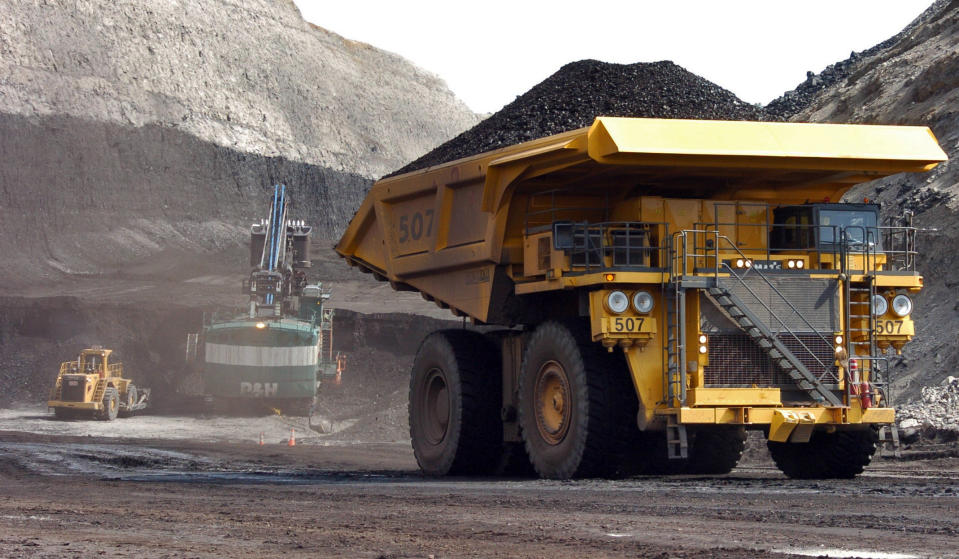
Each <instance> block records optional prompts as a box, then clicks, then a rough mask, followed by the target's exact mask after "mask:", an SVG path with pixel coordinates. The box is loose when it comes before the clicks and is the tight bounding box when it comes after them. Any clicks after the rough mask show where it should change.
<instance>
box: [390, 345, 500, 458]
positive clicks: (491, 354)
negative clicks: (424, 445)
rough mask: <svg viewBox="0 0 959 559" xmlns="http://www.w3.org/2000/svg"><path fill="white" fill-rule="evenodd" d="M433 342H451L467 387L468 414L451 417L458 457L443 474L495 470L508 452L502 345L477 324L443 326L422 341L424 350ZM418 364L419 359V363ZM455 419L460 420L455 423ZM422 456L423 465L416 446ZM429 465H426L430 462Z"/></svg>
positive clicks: (464, 395)
mask: <svg viewBox="0 0 959 559" xmlns="http://www.w3.org/2000/svg"><path fill="white" fill-rule="evenodd" d="M427 344H438V345H439V346H441V347H442V346H446V347H445V348H444V349H442V350H441V351H449V352H450V357H452V359H453V361H454V362H455V367H456V370H455V371H447V374H454V373H455V374H458V375H459V383H460V387H461V395H460V397H461V400H462V402H461V410H462V414H461V417H460V419H459V420H458V421H456V420H451V428H458V429H459V431H458V433H453V434H452V436H453V437H454V439H455V441H454V442H453V443H452V444H455V445H456V449H455V452H454V456H453V459H452V461H451V463H450V465H449V467H448V468H446V471H442V470H443V468H440V470H441V471H440V472H436V473H437V474H438V475H471V474H489V473H493V472H494V471H495V470H496V469H497V467H498V466H500V464H501V456H502V452H503V450H502V446H503V444H502V420H501V419H500V408H501V406H502V388H501V386H502V378H501V374H500V368H501V364H500V359H499V351H498V350H497V348H496V347H495V346H493V344H492V342H491V341H490V340H489V339H487V338H485V337H484V336H483V335H482V334H480V333H478V332H474V331H471V330H439V331H436V332H433V333H431V334H430V335H429V336H427V337H426V338H425V339H424V340H423V342H422V343H421V344H420V350H419V351H418V352H417V354H418V355H419V353H420V352H422V351H423V348H424V347H425V346H426V345H427ZM415 366H416V364H415V362H414V367H415ZM414 384H415V375H411V377H410V396H411V398H410V402H411V403H410V407H409V418H410V436H411V438H413V437H415V436H416V435H415V433H414V428H413V421H414V418H413V405H412V402H413V398H412V395H413V391H414ZM454 424H455V426H454ZM413 450H414V454H415V455H417V461H418V462H419V463H420V465H421V467H423V463H422V461H421V458H420V456H419V455H418V452H417V448H416V445H415V444H414V446H413ZM424 470H426V468H424Z"/></svg>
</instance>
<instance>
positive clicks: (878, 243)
mask: <svg viewBox="0 0 959 559" xmlns="http://www.w3.org/2000/svg"><path fill="white" fill-rule="evenodd" d="M694 227H695V230H706V231H714V230H715V231H723V230H727V231H730V230H731V231H736V233H737V234H736V237H737V241H736V242H735V243H734V245H735V246H736V248H738V249H740V250H741V251H744V252H747V253H748V257H749V258H750V259H752V260H757V259H763V260H764V263H766V264H767V265H769V264H773V263H775V262H776V261H777V260H776V259H775V258H774V257H775V256H778V255H781V254H784V253H804V254H807V255H809V256H810V257H811V258H812V257H814V258H813V259H814V260H816V261H820V262H822V261H827V262H834V263H836V264H838V268H837V269H838V271H843V272H846V271H860V272H863V273H872V272H875V271H879V267H880V264H881V263H880V261H879V260H878V259H877V258H876V257H877V256H878V255H880V254H882V255H885V263H884V264H881V265H882V266H883V268H884V269H885V270H889V271H910V272H914V271H915V269H916V268H915V266H916V255H917V254H918V253H917V251H916V233H917V231H918V229H917V228H915V227H911V226H909V227H900V226H881V227H865V226H845V227H843V226H839V225H795V224H761V223H696V224H695V225H694ZM753 230H756V231H757V232H756V233H753ZM742 232H745V234H740V233H742ZM739 237H746V238H761V239H763V240H764V241H765V242H763V243H760V244H757V245H750V244H745V243H744V242H743V241H741V240H739ZM694 242H695V245H696V249H697V250H701V249H709V248H711V247H709V246H708V244H709V242H710V239H708V238H706V237H704V236H703V235H698V236H697V237H695V240H694ZM842 254H845V255H847V256H861V257H863V258H862V262H863V264H864V266H865V267H866V269H865V270H859V269H856V270H850V269H849V262H850V259H849V258H840V255H842ZM824 257H825V258H824ZM702 263H703V266H704V267H705V268H711V267H713V266H714V265H715V264H714V263H713V262H709V261H708V258H704V259H703V261H702Z"/></svg>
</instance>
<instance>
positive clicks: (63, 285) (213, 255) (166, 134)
mask: <svg viewBox="0 0 959 559" xmlns="http://www.w3.org/2000/svg"><path fill="white" fill-rule="evenodd" d="M0 130H2V131H3V133H2V134H0V160H2V161H3V162H4V163H3V164H0V215H2V219H0V254H2V255H3V261H4V265H3V266H2V267H0V283H2V285H3V287H2V288H0V294H11V295H12V294H15V295H48V294H49V292H46V293H45V292H43V289H44V288H47V291H49V289H50V288H54V291H55V292H57V293H66V294H70V293H71V292H72V291H74V290H75V289H77V287H78V285H80V284H85V283H88V282H87V280H88V279H90V278H96V281H99V282H103V281H113V280H121V279H125V280H137V281H141V282H144V283H151V282H156V281H158V280H161V279H171V280H175V279H178V280H186V279H190V278H194V277H198V276H203V275H208V274H215V273H220V274H223V273H229V272H242V271H243V270H245V266H246V259H247V257H246V254H245V250H246V248H245V247H246V244H247V243H248V241H249V230H248V227H249V225H250V223H252V222H254V221H257V220H259V219H260V218H264V217H266V215H267V213H268V209H269V208H268V201H269V196H270V195H271V194H272V185H273V184H276V183H285V184H286V185H287V186H288V187H289V190H290V192H291V195H292V209H291V212H292V215H293V216H295V217H296V218H298V219H303V220H305V221H306V222H307V223H309V224H311V225H313V226H314V228H315V232H316V236H317V237H319V238H324V237H325V238H332V237H333V236H334V235H335V234H336V233H337V232H338V231H340V230H341V229H342V228H343V227H345V225H346V223H347V222H348V220H349V218H350V217H351V216H352V213H353V209H354V208H355V207H356V206H357V205H358V204H359V202H360V201H361V200H362V199H363V196H364V195H365V193H366V190H367V189H368V187H369V184H370V181H369V180H368V179H365V178H363V177H360V176H359V175H355V174H347V173H341V172H337V171H333V170H331V169H328V168H324V167H319V166H316V165H309V164H306V163H301V162H296V161H291V160H289V159H285V158H282V157H263V156H259V155H254V154H249V153H242V152H239V151H235V150H232V149H228V148H224V147H221V146H218V145H216V144H212V143H210V142H204V141H201V140H198V139H197V138H196V137H195V136H192V135H190V134H186V133H184V132H181V131H178V130H174V129H171V128H165V127H163V126H159V125H148V126H144V127H140V128H133V127H124V126H118V125H115V124H109V123H104V122H95V121H90V120H83V119H78V118H73V117H63V116H58V117H44V118H26V117H20V116H11V115H3V114H0ZM316 248H317V249H318V250H322V249H327V250H329V247H328V246H325V245H324V244H323V243H322V242H321V241H318V242H317V247H316ZM226 289H229V291H230V293H235V292H236V288H235V286H234V285H230V286H228V287H226ZM37 291H40V292H39V293H37ZM169 300H170V301H175V300H176V299H173V298H171V299H169Z"/></svg>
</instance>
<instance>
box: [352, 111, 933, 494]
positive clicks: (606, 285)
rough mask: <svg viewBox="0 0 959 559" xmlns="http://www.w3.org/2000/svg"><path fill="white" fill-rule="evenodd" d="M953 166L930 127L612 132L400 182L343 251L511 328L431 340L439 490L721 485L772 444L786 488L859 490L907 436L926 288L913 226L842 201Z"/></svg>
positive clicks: (426, 428) (427, 403)
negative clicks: (820, 481)
mask: <svg viewBox="0 0 959 559" xmlns="http://www.w3.org/2000/svg"><path fill="white" fill-rule="evenodd" d="M945 160H946V155H945V153H944V152H943V151H942V150H941V149H940V147H939V145H938V144H937V142H936V140H935V138H934V137H933V135H932V133H931V132H930V131H929V129H928V128H925V127H905V126H902V127H900V126H864V125H832V124H797V123H759V122H724V121H693V120H660V119H633V118H606V117H600V118H597V119H596V120H595V122H594V123H593V124H592V125H591V126H589V127H587V128H583V129H580V130H575V131H571V132H567V133H564V134H558V135H555V136H550V137H547V138H542V139H540V140H535V141H531V142H527V143H523V144H519V145H515V146H512V147H508V148H504V149H500V150H497V151H493V152H489V153H484V154H480V155H476V156H473V157H468V158H464V159H460V160H457V161H453V162H450V163H446V164H443V165H439V166H435V167H432V168H429V169H425V170H420V171H414V172H410V173H406V174H403V175H399V176H394V177H389V178H386V179H383V180H380V181H379V182H377V183H376V184H375V185H374V186H373V188H372V190H371V191H370V193H369V195H368V196H367V198H366V200H365V201H364V202H363V204H362V206H361V207H360V209H359V210H358V212H357V214H356V215H355V216H354V218H353V220H352V222H351V223H350V225H349V227H348V229H347V230H346V232H345V234H344V235H343V238H342V239H341V240H340V241H339V243H338V245H337V247H336V250H337V252H338V253H339V254H340V255H342V256H343V257H344V258H346V259H347V260H348V261H349V263H350V264H353V265H356V266H359V267H360V268H361V269H363V270H364V271H367V272H371V273H373V274H375V276H376V277H377V278H378V279H381V280H386V281H389V282H390V283H391V285H392V286H393V287H394V288H395V289H398V290H416V291H419V292H421V294H422V296H423V297H424V298H425V299H427V300H429V301H435V302H436V304H438V305H440V306H441V307H443V308H447V307H448V308H449V309H450V310H451V311H452V312H453V313H454V314H455V315H457V316H464V317H465V316H468V317H470V318H471V319H472V321H473V323H474V324H478V325H479V324H494V325H503V326H506V327H509V329H503V330H501V331H493V332H489V333H478V332H474V331H469V330H465V329H463V330H446V331H439V332H434V333H433V334H431V335H430V336H428V337H427V338H426V339H425V340H424V341H423V343H422V345H421V346H420V348H419V351H418V353H417V356H416V359H415V362H414V365H413V371H412V376H411V380H410V405H409V413H410V433H411V435H412V444H413V449H414V452H415V455H416V459H417V461H418V463H419V465H420V467H421V468H422V470H423V471H424V472H426V473H428V474H434V475H446V474H455V473H496V472H498V471H502V470H503V468H509V467H511V466H510V463H511V461H513V463H514V465H518V467H520V468H522V467H523V464H524V463H526V464H527V465H528V463H531V464H532V466H533V467H534V468H535V470H536V472H537V473H538V474H539V475H541V476H543V477H549V478H570V477H587V476H619V475H631V474H635V473H643V472H648V473H653V472H655V473H668V472H694V473H706V474H712V473H717V474H718V473H725V472H728V471H729V470H731V469H732V468H733V467H734V466H735V464H736V462H737V460H738V459H739V457H740V456H741V454H742V450H743V446H744V439H745V431H746V430H747V429H752V430H760V431H763V432H764V433H765V434H766V436H767V438H768V447H769V450H770V452H771V454H772V457H773V459H774V460H775V462H776V464H777V465H778V466H779V468H780V469H781V470H782V471H783V472H785V473H786V474H787V475H789V476H791V477H797V478H849V477H853V476H855V475H856V474H858V473H860V472H861V471H862V469H863V467H864V466H865V465H866V464H867V463H868V462H869V460H870V458H871V456H872V454H873V452H874V451H875V448H876V444H877V441H878V440H880V438H881V437H882V438H884V439H889V440H891V439H892V435H893V434H894V429H893V427H894V423H893V420H894V410H893V408H892V407H891V405H890V393H889V385H888V378H889V377H888V375H889V366H888V362H887V358H886V357H885V355H886V354H887V353H888V352H889V351H900V350H901V348H902V346H903V345H904V344H905V343H906V342H908V341H909V340H910V339H911V338H912V336H913V334H914V332H915V330H914V326H913V321H912V318H911V315H910V313H911V311H912V297H913V295H914V294H915V293H916V292H918V291H919V290H920V289H921V288H922V276H921V275H920V274H919V273H918V272H917V270H916V256H917V253H916V245H915V237H916V229H915V228H913V227H912V226H911V223H899V224H897V225H895V226H884V225H881V224H880V219H879V211H878V207H877V206H875V205H871V204H845V203H839V202H838V201H839V199H840V197H841V196H842V195H843V193H845V192H846V191H847V190H848V189H849V188H850V187H851V186H853V185H855V184H857V183H861V182H864V181H869V180H873V179H876V178H880V177H884V176H887V175H891V174H894V173H900V172H922V171H927V170H929V169H931V168H932V167H934V166H935V165H936V164H937V163H938V162H941V161H945ZM882 428H884V429H882ZM524 451H525V452H524ZM527 458H528V462H526V459H527Z"/></svg>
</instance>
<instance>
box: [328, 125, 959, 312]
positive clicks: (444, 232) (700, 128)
mask: <svg viewBox="0 0 959 559" xmlns="http://www.w3.org/2000/svg"><path fill="white" fill-rule="evenodd" d="M945 160H946V155H945V153H944V152H943V151H942V149H941V148H940V147H939V145H938V144H937V142H936V140H935V138H934V137H933V135H932V133H931V132H930V131H929V129H928V128H926V127H903V126H875V125H845V124H842V125H840V124H803V123H758V122H726V121H697V120H666V119H638V118H611V117H600V118H597V119H596V120H595V122H594V123H593V125H592V126H589V127H587V128H582V129H579V130H574V131H570V132H566V133H564V134H558V135H555V136H549V137H546V138H542V139H539V140H535V141H532V142H526V143H523V144H518V145H516V146H511V147H508V148H504V149H500V150H496V151H492V152H488V153H484V154H480V155H476V156H473V157H469V158H465V159H460V160H457V161H453V162H450V163H447V164H444V165H440V166H436V167H431V168H429V169H425V170H420V171H415V172H412V173H407V174H404V175H398V176H394V177H389V178H386V179H383V180H380V181H378V182H377V183H376V184H375V185H374V186H373V188H372V189H371V191H370V193H369V194H368V195H367V197H366V199H365V200H364V202H363V204H362V205H361V207H360V208H359V210H358V211H357V213H356V215H355V216H354V217H353V220H352V221H351V223H350V225H349V227H348V228H347V230H346V232H345V233H344V235H343V237H342V238H341V239H340V241H339V243H338V244H337V246H336V251H337V252H338V253H339V254H340V255H341V256H343V257H344V258H346V259H347V260H348V261H349V262H350V263H351V264H353V265H357V266H359V267H360V268H361V269H363V270H364V271H368V272H371V273H373V274H375V275H376V276H377V278H379V279H382V280H386V281H390V282H391V284H392V285H393V286H394V288H396V289H401V290H418V291H420V292H422V293H423V295H424V297H425V298H426V299H428V300H432V301H435V302H436V303H437V304H438V305H440V306H441V307H449V308H450V309H451V310H452V311H453V313H454V314H457V315H462V316H465V315H468V316H470V317H472V318H473V319H475V320H477V321H479V322H490V323H509V322H510V320H509V317H508V314H507V313H505V312H504V310H503V308H504V307H505V306H507V305H506V303H507V298H508V296H509V294H510V293H512V292H513V288H514V285H515V283H516V281H517V279H518V278H521V276H522V265H523V258H524V250H523V239H524V235H526V234H528V233H530V232H531V231H533V230H535V228H536V227H537V226H540V224H539V222H538V221H537V220H536V215H537V212H540V211H543V212H548V211H549V209H548V208H547V209H544V210H539V209H537V208H536V207H534V206H533V205H532V204H531V200H532V196H533V195H541V194H543V193H546V192H548V191H550V190H551V189H556V188H564V189H566V191H567V192H570V191H572V192H577V193H582V195H583V196H584V202H583V203H584V204H586V199H587V198H589V199H596V198H601V197H603V196H606V197H610V196H612V197H616V196H618V197H622V196H625V195H627V194H629V193H632V194H633V195H635V194H636V193H637V192H639V193H641V194H643V195H651V196H670V197H676V198H690V199H694V198H696V199H708V200H738V201H750V200H755V201H768V200H770V199H775V200H777V202H779V203H782V204H802V203H805V202H809V201H833V202H835V201H838V200H839V198H840V197H841V196H842V195H843V194H844V193H845V192H846V191H847V190H848V189H849V188H851V187H852V186H853V185H855V184H858V183H861V182H865V181H869V180H873V179H876V178H881V177H884V176H888V175H891V174H895V173H900V172H921V171H925V170H928V169H930V168H932V167H933V166H935V165H936V164H937V163H938V162H941V161H945ZM553 211H554V214H553V215H552V216H549V217H550V218H552V219H553V220H554V221H555V217H556V215H555V208H553ZM542 221H543V224H546V223H548V222H549V221H550V219H547V218H544V219H543V220H542Z"/></svg>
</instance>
